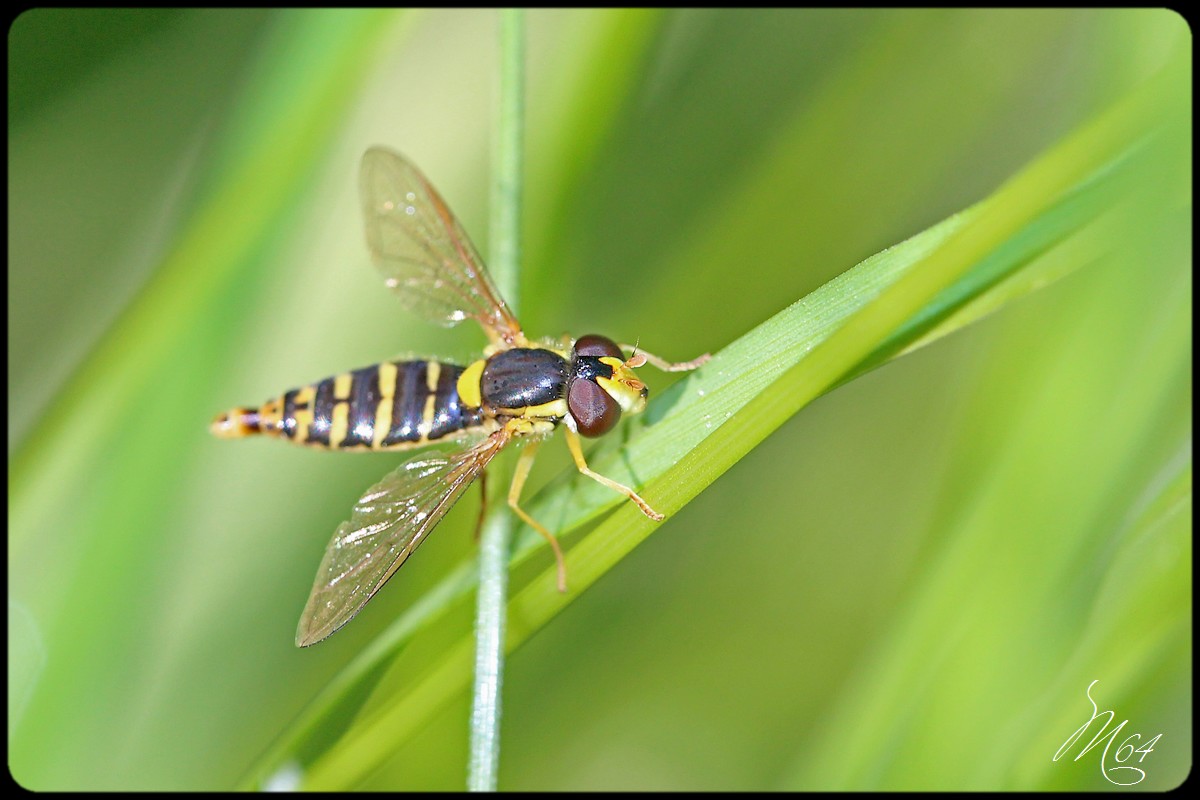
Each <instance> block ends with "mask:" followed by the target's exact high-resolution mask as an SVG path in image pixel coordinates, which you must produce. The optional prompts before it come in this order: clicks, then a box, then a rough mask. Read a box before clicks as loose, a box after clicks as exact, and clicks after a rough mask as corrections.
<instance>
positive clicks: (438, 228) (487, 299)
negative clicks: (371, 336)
mask: <svg viewBox="0 0 1200 800" xmlns="http://www.w3.org/2000/svg"><path fill="white" fill-rule="evenodd" d="M360 183H361V185H360V189H361V193H362V205H363V216H364V218H365V219H366V226H367V245H368V246H369V247H370V249H371V256H372V258H373V259H374V261H375V265H376V266H377V267H378V268H379V269H380V271H381V272H383V274H384V277H385V278H386V281H387V285H388V287H390V288H391V289H392V290H394V291H395V292H396V293H397V294H398V295H399V296H400V299H401V301H402V302H403V303H404V305H405V306H406V307H407V308H408V309H410V310H412V311H415V312H417V313H419V314H422V315H424V316H425V317H427V318H429V319H431V320H433V321H434V322H438V323H441V324H444V325H457V324H458V323H459V322H462V321H463V320H464V319H468V318H470V319H474V320H475V321H477V322H478V323H479V324H480V325H482V326H483V329H484V332H485V333H487V335H488V338H490V339H491V340H492V341H493V342H497V343H505V344H509V345H511V344H513V343H514V342H518V341H521V340H522V339H523V338H524V337H523V336H522V334H521V326H520V324H519V323H518V322H517V321H516V319H514V318H513V316H512V314H511V313H509V311H508V308H507V307H506V306H505V304H504V300H503V299H502V298H501V297H500V294H499V292H497V291H496V287H495V285H493V283H492V279H491V277H489V276H488V273H487V270H486V269H485V268H484V266H483V262H482V260H480V258H479V254H478V253H477V252H476V251H475V247H474V245H472V244H471V240H470V238H469V237H468V236H467V233H466V231H464V230H463V228H462V225H460V224H459V222H458V220H457V219H455V217H454V214H453V213H451V211H450V209H449V207H448V206H447V205H446V202H445V201H444V200H442V198H441V195H439V194H438V193H437V190H436V189H434V188H433V185H432V184H430V183H429V181H428V180H427V179H426V178H425V176H424V175H422V174H421V173H420V171H419V170H417V168H416V167H414V166H413V165H412V164H410V163H409V162H408V161H407V160H406V159H405V158H404V157H403V156H401V155H400V154H399V153H396V152H393V151H391V150H388V149H386V148H382V147H372V148H371V149H369V150H367V152H366V153H365V154H364V155H363V159H362V168H361V172H360Z"/></svg>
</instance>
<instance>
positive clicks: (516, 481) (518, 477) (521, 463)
mask: <svg viewBox="0 0 1200 800" xmlns="http://www.w3.org/2000/svg"><path fill="white" fill-rule="evenodd" d="M540 444H541V442H540V441H537V440H536V439H535V440H533V441H530V442H529V444H527V445H525V449H524V450H522V451H521V457H520V458H519V459H517V468H516V470H515V471H514V472H513V479H512V484H511V485H510V486H509V487H508V507H509V508H511V509H512V510H513V512H514V513H515V514H516V515H517V516H518V517H520V518H521V519H523V520H524V521H525V522H526V524H528V525H529V527H531V528H533V529H534V530H535V531H537V532H538V533H540V534H541V535H542V536H544V537H546V541H548V542H550V547H551V548H552V549H553V550H554V560H555V562H556V563H557V564H558V590H559V591H560V592H565V591H567V565H566V564H565V563H564V562H563V554H562V549H561V548H560V547H559V546H558V540H557V539H555V538H554V534H552V533H551V532H550V531H548V530H546V528H545V527H543V526H542V524H541V523H540V522H538V521H537V520H536V519H534V518H533V517H531V516H529V515H528V514H526V513H525V510H524V509H523V508H521V506H520V505H518V501H520V499H521V490H522V489H523V488H525V479H526V478H528V477H529V470H530V469H532V468H533V457H534V456H535V455H536V454H537V449H538V446H539V445H540Z"/></svg>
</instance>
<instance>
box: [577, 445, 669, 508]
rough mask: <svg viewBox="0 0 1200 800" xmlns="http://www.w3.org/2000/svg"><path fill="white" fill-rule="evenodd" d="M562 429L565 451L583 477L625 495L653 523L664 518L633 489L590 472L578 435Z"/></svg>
mask: <svg viewBox="0 0 1200 800" xmlns="http://www.w3.org/2000/svg"><path fill="white" fill-rule="evenodd" d="M564 429H565V432H566V434H567V449H569V450H570V451H571V458H573V459H575V467H576V468H577V469H578V470H579V471H580V472H582V473H583V474H584V475H587V476H588V477H589V478H591V479H592V480H594V481H597V482H599V483H603V484H604V485H605V486H607V487H608V488H610V489H613V490H615V491H618V492H620V493H621V494H623V495H625V496H626V497H628V498H629V499H630V500H632V501H633V502H635V503H637V507H638V508H640V509H641V510H642V513H643V514H645V515H646V516H647V517H649V518H650V519H652V520H654V521H655V522H662V521H663V519H665V517H663V515H662V514H660V513H658V512H657V511H655V510H654V509H653V508H651V507H650V504H649V503H647V502H646V501H645V500H643V499H642V498H641V497H640V496H639V495H638V493H637V492H635V491H634V490H633V489H630V488H629V487H628V486H625V485H623V484H620V483H617V482H616V481H614V480H612V479H611V478H606V477H604V476H603V475H600V474H599V473H596V472H592V470H591V468H590V467H588V465H587V461H585V460H584V459H583V447H581V446H580V444H579V434H577V433H576V432H575V431H573V430H571V429H570V428H569V427H566V426H564Z"/></svg>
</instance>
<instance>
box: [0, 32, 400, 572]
mask: <svg viewBox="0 0 1200 800" xmlns="http://www.w3.org/2000/svg"><path fill="white" fill-rule="evenodd" d="M385 23H386V17H383V16H380V15H379V14H360V13H355V12H350V13H339V12H328V13H321V14H296V15H291V16H287V17H284V18H283V19H282V22H281V27H282V28H283V30H280V31H279V33H278V37H277V41H276V46H277V47H278V49H279V50H280V51H284V52H278V53H272V52H268V53H267V54H266V55H264V58H263V63H264V64H265V65H270V68H268V69H266V70H264V71H263V72H261V73H259V74H258V75H256V76H255V77H254V79H252V80H251V82H250V83H251V85H250V87H249V91H248V95H247V96H248V97H252V98H255V100H254V102H252V103H247V104H246V105H245V107H244V108H242V109H241V111H242V112H243V113H242V114H241V115H240V116H238V117H236V118H235V119H234V120H233V122H232V123H231V127H232V128H233V133H234V134H235V135H234V136H231V140H233V141H237V142H239V143H242V147H243V149H242V150H241V151H240V152H239V153H237V154H236V155H235V154H233V153H226V154H224V157H223V158H220V159H218V160H220V161H222V162H223V163H222V164H221V166H222V167H223V169H222V170H221V172H220V177H219V178H217V179H215V180H214V181H213V189H212V194H211V197H210V199H209V200H208V201H207V202H206V204H205V206H204V210H203V211H202V213H200V214H197V215H196V220H195V222H194V223H193V224H192V226H191V228H190V229H189V230H187V231H185V232H183V234H182V235H181V236H180V239H179V244H178V245H177V246H176V247H175V249H174V251H173V252H172V253H171V254H170V255H169V256H168V258H167V260H166V261H165V262H164V264H163V266H162V267H161V268H160V269H159V270H158V272H157V273H156V274H155V275H154V278H153V279H152V280H151V281H150V283H149V284H148V285H147V286H146V287H145V288H144V290H143V291H142V292H141V294H140V295H139V296H138V298H137V299H136V300H135V301H134V303H133V304H132V305H131V306H130V308H129V309H128V310H127V311H126V313H125V314H124V315H123V316H122V317H121V319H120V320H119V321H118V322H117V324H116V325H115V326H114V327H113V329H112V330H110V331H109V332H108V334H107V336H105V337H104V339H103V340H102V341H101V342H99V343H98V345H97V346H96V349H95V351H94V352H93V353H92V355H91V356H90V357H89V358H88V359H86V360H85V361H84V363H83V364H82V365H81V369H80V370H79V372H78V373H76V375H75V376H74V377H73V378H72V380H71V382H70V383H69V384H68V385H67V386H66V387H64V389H63V391H62V392H60V393H59V396H58V398H57V400H56V402H55V403H54V404H53V405H52V407H51V408H50V409H49V410H48V411H47V412H46V413H45V414H44V415H43V417H42V419H41V420H39V423H38V425H37V427H36V428H35V429H34V431H33V432H32V433H31V435H30V436H29V439H28V440H27V441H26V442H24V443H23V445H22V446H21V448H20V449H19V450H18V451H17V453H16V455H15V457H14V458H13V460H12V463H11V471H10V476H11V477H10V483H9V503H10V511H9V522H10V530H11V534H10V538H9V544H10V552H11V548H12V547H14V546H16V547H20V546H21V544H22V543H23V542H24V541H25V540H26V538H27V537H29V536H30V535H32V534H33V532H34V530H35V526H34V525H32V524H29V520H28V517H27V514H29V513H31V512H33V511H34V510H36V509H39V508H42V507H43V505H44V504H53V500H52V498H53V496H54V494H55V492H56V491H57V486H58V484H59V482H60V481H61V479H62V474H63V473H72V472H76V471H78V470H80V469H82V466H81V465H83V464H88V463H92V462H94V461H96V460H97V458H96V456H95V452H94V448H95V446H96V442H97V441H99V440H100V439H101V438H102V437H103V435H104V434H105V433H106V431H108V430H110V429H111V426H112V420H113V418H114V417H115V416H116V415H117V414H118V413H119V412H120V410H121V409H123V408H125V402H126V400H127V399H128V397H129V396H130V395H131V394H133V393H134V392H135V391H136V387H137V386H139V385H140V383H141V382H140V381H139V379H138V377H137V376H138V375H146V374H150V373H151V372H152V370H153V369H154V365H155V363H156V362H157V360H159V359H162V358H163V357H164V354H167V353H169V352H170V349H171V345H172V343H173V342H174V341H175V339H176V338H177V337H178V336H179V331H183V330H186V329H187V328H188V326H189V325H193V324H194V323H193V320H194V319H195V317H196V316H197V315H199V314H201V313H204V312H205V310H206V309H207V305H206V304H205V303H202V302H199V298H203V297H207V296H210V295H211V294H212V293H214V292H216V291H217V290H218V289H219V288H220V287H221V286H224V285H228V283H229V280H230V273H231V272H232V271H233V270H234V269H236V268H237V267H238V266H239V265H240V264H241V263H242V259H243V258H244V257H245V255H246V254H247V253H248V252H250V251H251V250H252V249H253V247H255V246H256V244H257V243H258V242H259V241H261V237H263V236H264V235H266V234H265V233H264V232H265V231H267V230H269V229H270V226H271V225H272V224H274V222H275V221H276V220H277V219H278V215H279V213H280V211H281V209H283V208H284V207H285V206H287V205H288V204H289V203H291V202H292V201H293V200H294V197H295V194H296V192H297V188H298V185H299V184H300V182H302V181H303V180H305V179H306V178H307V176H308V174H309V173H308V172H307V171H305V170H298V169H296V165H297V164H311V163H313V161H314V158H315V156H316V154H317V153H318V151H319V148H320V147H321V146H322V145H323V144H324V143H325V142H326V141H327V138H328V136H329V135H330V134H331V133H332V132H333V131H334V130H336V128H337V120H338V118H339V116H340V113H339V112H340V110H341V109H342V108H343V107H344V105H345V104H346V103H347V102H348V101H349V100H350V96H349V95H348V93H347V92H346V91H345V87H346V86H347V85H354V84H355V83H357V76H358V75H359V74H360V73H361V72H362V71H364V70H365V69H367V68H369V67H370V66H371V65H372V63H373V61H374V55H373V48H372V47H371V44H372V43H373V42H376V41H378V40H379V37H380V36H381V34H382V33H383V32H385V31H386V30H388V25H387V24H385ZM268 47H269V45H268ZM261 97H272V98H288V102H289V105H288V106H287V107H286V108H281V107H278V106H274V107H272V108H271V109H264V108H263V107H262V104H261V102H260V101H259V98H261ZM268 110H269V111H270V112H271V113H267V111H268ZM63 442H71V445H72V446H71V447H69V448H67V447H63V446H62V443H63ZM64 453H70V454H71V456H72V457H71V458H70V459H67V458H65V457H64Z"/></svg>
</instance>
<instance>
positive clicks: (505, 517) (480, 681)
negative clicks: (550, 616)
mask: <svg viewBox="0 0 1200 800" xmlns="http://www.w3.org/2000/svg"><path fill="white" fill-rule="evenodd" d="M524 59H525V36H524V20H523V15H522V12H521V11H520V10H519V9H505V10H503V11H501V12H500V69H499V76H500V80H499V90H498V91H497V93H496V96H497V103H496V107H497V113H496V134H495V137H494V145H493V150H492V173H493V178H492V191H491V203H490V214H491V226H490V233H491V235H490V237H489V238H490V258H489V259H488V261H489V264H490V268H491V273H492V277H493V278H494V279H495V281H496V286H497V288H498V289H499V290H500V293H501V295H502V296H503V297H504V298H505V299H506V301H507V302H508V305H509V307H510V308H511V309H512V311H513V313H514V314H515V313H516V312H517V309H518V306H519V301H520V297H519V291H518V290H519V280H518V272H517V265H518V263H519V260H520V229H521V225H520V222H521V166H522V165H521V160H522V159H521V141H522V134H523V126H522V115H523V113H524V97H523V94H524ZM497 477H499V478H501V480H496V481H492V482H491V483H492V486H493V488H494V489H495V490H496V492H497V495H496V498H494V499H498V498H500V497H502V496H503V494H502V492H503V491H504V488H505V486H507V483H508V481H507V478H508V477H510V476H508V475H501V476H497ZM492 505H493V508H492V513H491V514H490V515H489V516H488V518H487V520H486V521H485V523H484V526H483V533H482V535H481V536H480V544H479V596H478V601H477V605H476V613H475V679H474V684H473V687H472V696H471V731H470V745H469V747H470V760H469V763H468V772H467V789H468V790H469V791H473V792H494V791H496V776H497V773H498V771H499V761H500V713H501V702H500V698H501V689H502V687H503V684H504V681H503V677H504V635H505V612H506V608H507V604H508V551H509V542H510V540H511V538H512V532H513V527H514V522H513V517H512V515H511V514H508V513H506V512H507V509H506V508H504V505H503V503H501V502H493V504H492Z"/></svg>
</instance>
